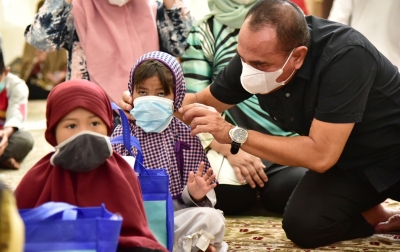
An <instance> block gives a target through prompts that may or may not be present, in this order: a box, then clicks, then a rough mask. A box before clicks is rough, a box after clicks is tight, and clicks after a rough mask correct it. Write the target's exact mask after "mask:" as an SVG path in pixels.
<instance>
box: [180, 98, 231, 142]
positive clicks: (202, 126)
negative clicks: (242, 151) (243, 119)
mask: <svg viewBox="0 0 400 252" xmlns="http://www.w3.org/2000/svg"><path fill="white" fill-rule="evenodd" d="M179 112H180V113H182V114H183V120H185V121H191V123H190V128H191V129H192V131H191V133H190V134H191V135H192V136H195V135H197V134H199V133H205V132H206V133H210V134H211V135H213V137H214V139H215V140H217V141H218V142H219V143H221V144H230V143H231V138H230V137H229V130H230V129H232V128H234V126H233V125H232V124H230V123H228V122H227V121H225V119H224V118H223V117H222V116H221V114H220V113H219V112H218V111H217V110H215V109H214V108H213V107H209V106H206V105H203V104H200V103H194V104H190V105H187V106H184V107H182V108H180V109H179Z"/></svg>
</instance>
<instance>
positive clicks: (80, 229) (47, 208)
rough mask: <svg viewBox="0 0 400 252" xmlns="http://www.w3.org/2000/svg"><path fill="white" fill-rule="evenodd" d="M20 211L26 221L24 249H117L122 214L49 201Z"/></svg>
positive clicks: (28, 251)
mask: <svg viewBox="0 0 400 252" xmlns="http://www.w3.org/2000/svg"><path fill="white" fill-rule="evenodd" d="M19 213H20V215H21V217H22V220H23V221H24V224H25V248H24V251H25V252H36V251H48V252H50V251H63V252H84V251H85V252H92V251H93V252H94V251H96V252H110V251H116V249H117V246H118V238H119V234H120V232H121V225H122V217H121V216H120V215H117V214H112V213H110V212H109V211H107V210H106V208H105V206H104V204H103V205H102V206H100V207H77V206H74V205H70V204H67V203H63V202H48V203H45V204H43V205H40V206H39V207H36V208H32V209H21V210H19Z"/></svg>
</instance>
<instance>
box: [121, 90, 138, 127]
mask: <svg viewBox="0 0 400 252" xmlns="http://www.w3.org/2000/svg"><path fill="white" fill-rule="evenodd" d="M132 104H133V99H132V95H131V93H130V92H129V91H128V90H125V91H124V92H123V93H122V99H121V100H120V101H119V103H118V106H119V107H120V108H121V109H122V110H123V111H124V112H125V115H126V117H128V119H129V120H135V118H133V116H132V115H131V114H130V113H129V112H130V111H131V109H133V106H132Z"/></svg>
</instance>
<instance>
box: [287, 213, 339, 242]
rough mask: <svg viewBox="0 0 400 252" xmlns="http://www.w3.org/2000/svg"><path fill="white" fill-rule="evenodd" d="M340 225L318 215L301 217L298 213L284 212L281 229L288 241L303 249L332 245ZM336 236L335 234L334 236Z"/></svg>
mask: <svg viewBox="0 0 400 252" xmlns="http://www.w3.org/2000/svg"><path fill="white" fill-rule="evenodd" d="M338 225H340V223H339V222H338V221H335V220H329V219H327V218H324V217H323V216H320V215H318V214H315V215H312V214H309V215H302V214H301V213H300V212H298V211H290V210H289V211H287V209H286V211H285V213H284V215H283V220H282V228H283V230H284V231H285V233H286V236H287V238H288V239H290V240H291V241H292V242H294V243H295V244H297V245H298V246H300V247H303V248H316V247H320V246H325V245H328V244H330V243H332V235H334V234H335V233H336V230H337V229H338ZM336 235H337V234H336Z"/></svg>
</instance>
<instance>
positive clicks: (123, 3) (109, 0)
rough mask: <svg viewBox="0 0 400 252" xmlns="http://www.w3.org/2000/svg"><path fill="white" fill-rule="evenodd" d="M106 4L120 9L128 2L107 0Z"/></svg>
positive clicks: (127, 0) (124, 0)
mask: <svg viewBox="0 0 400 252" xmlns="http://www.w3.org/2000/svg"><path fill="white" fill-rule="evenodd" d="M108 2H109V3H110V4H112V5H118V6H119V7H122V6H123V5H125V4H126V3H127V2H129V0H108Z"/></svg>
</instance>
